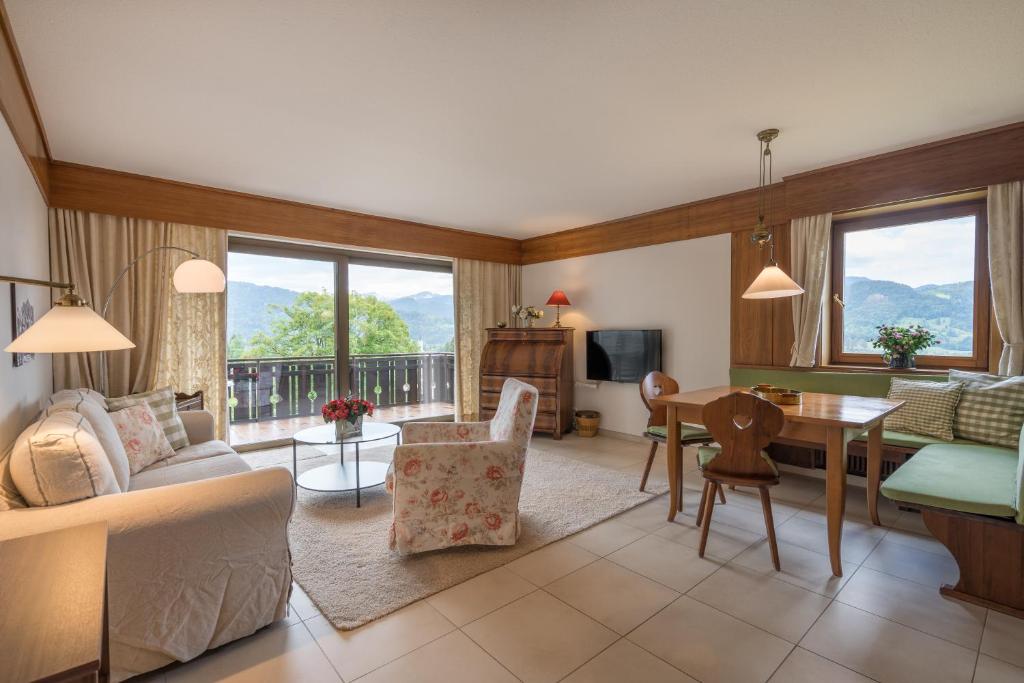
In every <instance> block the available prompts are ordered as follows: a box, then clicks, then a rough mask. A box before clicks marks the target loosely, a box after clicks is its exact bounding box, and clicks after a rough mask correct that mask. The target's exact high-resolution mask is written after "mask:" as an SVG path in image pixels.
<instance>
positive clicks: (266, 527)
mask: <svg viewBox="0 0 1024 683" xmlns="http://www.w3.org/2000/svg"><path fill="white" fill-rule="evenodd" d="M294 491H295V489H294V487H293V485H292V477H291V474H290V473H289V472H288V470H286V469H284V468H280V467H274V468H267V469H262V470H255V471H252V472H245V473H241V474H234V475H230V476H225V477H217V478H214V479H205V480H201V481H195V482H188V483H184V484H175V485H172V486H161V487H158V488H153V489H144V490H141V491H132V492H129V493H119V494H111V495H106V496H99V497H97V498H90V499H87V500H83V501H78V502H76V503H69V504H66V505H58V506H53V507H39V508H26V509H19V510H11V511H7V512H3V513H0V539H5V538H14V537H18V536H24V535H28V534H33V533H39V532H42V531H49V530H52V529H59V528H64V527H68V526H73V525H78V524H85V523H88V522H93V521H100V520H102V521H106V522H107V526H108V529H109V533H110V536H109V544H108V556H107V578H108V591H109V606H108V609H109V620H110V648H111V664H112V673H113V678H114V680H121V679H123V678H126V677H128V676H131V675H134V674H136V673H141V672H144V671H147V670H150V669H153V668H156V667H158V666H162V665H163V664H166V663H167V662H168V661H171V660H180V661H187V660H189V659H192V658H193V657H196V656H198V655H199V654H201V653H202V652H204V651H206V650H208V649H210V648H214V647H217V646H219V645H223V644H224V643H228V642H230V641H232V640H236V639H237V638H241V637H243V636H247V635H249V634H251V633H254V632H255V631H256V630H257V629H259V628H261V627H263V626H265V625H267V624H269V623H271V622H273V621H275V620H277V619H280V618H282V617H283V616H284V615H285V612H286V609H287V600H288V595H289V592H290V589H291V578H292V577H291V555H290V553H289V548H288V521H289V519H290V517H291V513H292V508H293V506H294V500H295V492H294Z"/></svg>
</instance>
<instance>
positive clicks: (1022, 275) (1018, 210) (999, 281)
mask: <svg viewBox="0 0 1024 683" xmlns="http://www.w3.org/2000/svg"><path fill="white" fill-rule="evenodd" d="M988 269H989V277H990V278H991V283H992V308H993V311H994V313H995V317H996V324H997V326H998V327H999V336H1000V337H1002V339H1003V353H1002V355H1001V356H1000V357H999V374H1000V375H1024V182H1021V181H1017V182H1013V183H1003V184H1001V185H992V186H990V187H989V188H988Z"/></svg>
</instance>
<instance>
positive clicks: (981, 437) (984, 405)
mask: <svg viewBox="0 0 1024 683" xmlns="http://www.w3.org/2000/svg"><path fill="white" fill-rule="evenodd" d="M949 379H950V380H954V381H958V382H963V383H964V390H963V392H962V393H961V394H960V404H959V405H958V406H957V409H956V418H955V419H954V420H953V433H954V434H956V435H957V436H959V437H961V438H964V439H971V440H972V441H979V442H981V443H987V444H992V445H993V446H1002V447H1003V448H1016V447H1017V441H1018V437H1019V436H1020V430H1021V425H1024V377H1001V376H999V375H986V374H984V373H980V372H964V371H962V370H950V371H949Z"/></svg>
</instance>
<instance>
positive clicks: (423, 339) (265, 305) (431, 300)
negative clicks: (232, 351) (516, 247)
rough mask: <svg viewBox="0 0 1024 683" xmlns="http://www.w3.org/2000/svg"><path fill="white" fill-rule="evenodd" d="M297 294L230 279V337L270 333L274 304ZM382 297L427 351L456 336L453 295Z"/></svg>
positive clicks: (291, 299)
mask: <svg viewBox="0 0 1024 683" xmlns="http://www.w3.org/2000/svg"><path fill="white" fill-rule="evenodd" d="M298 295H299V293H298V292H295V291H293V290H290V289H284V288H283V287H269V286H267V285H257V284H253V283H251V282H237V281H229V282H228V339H232V338H233V337H235V336H236V335H237V336H238V337H240V338H241V339H249V338H250V337H252V335H253V334H255V333H256V332H268V333H269V332H270V325H271V323H272V322H273V321H274V318H276V317H277V316H279V315H280V313H279V312H278V311H277V310H275V309H274V308H273V307H272V306H271V304H277V305H279V306H289V305H291V304H292V302H294V301H295V298H296V297H298ZM379 298H380V297H379ZM383 300H384V301H387V302H388V303H389V304H391V307H392V308H394V309H395V312H396V313H398V316H399V317H400V318H401V319H402V320H404V321H405V324H406V325H407V326H408V327H409V334H410V336H411V337H412V338H413V340H415V341H417V342H419V343H420V345H421V346H422V348H423V350H424V351H439V350H442V349H443V348H444V347H445V346H446V345H447V344H448V343H449V342H450V341H451V340H452V339H453V338H454V336H455V315H454V304H453V300H452V296H451V295H450V294H434V293H433V292H419V293H418V294H412V295H409V296H403V297H398V298H396V299H383Z"/></svg>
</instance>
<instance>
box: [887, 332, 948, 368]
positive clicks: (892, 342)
mask: <svg viewBox="0 0 1024 683" xmlns="http://www.w3.org/2000/svg"><path fill="white" fill-rule="evenodd" d="M941 343H942V342H941V341H939V340H938V339H936V338H935V335H934V334H933V333H932V332H930V331H929V330H927V329H925V328H923V327H921V326H920V325H910V326H908V327H902V326H900V325H879V326H878V336H877V337H876V338H875V340H874V341H872V342H871V345H872V346H873V347H875V348H876V349H882V360H884V361H886V362H887V363H889V367H890V368H894V369H906V368H912V367H914V356H915V355H917V353H918V352H920V351H922V350H924V349H926V348H928V347H929V346H935V345H937V344H941Z"/></svg>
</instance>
